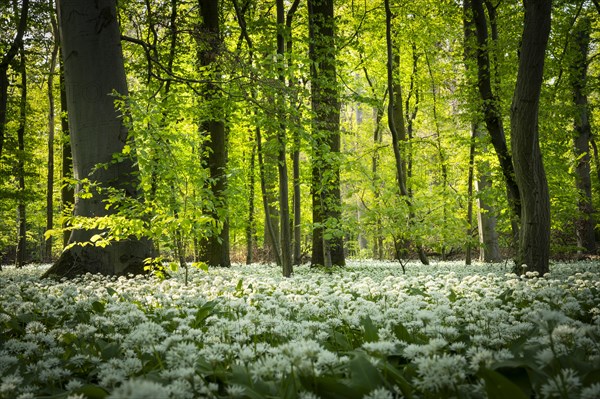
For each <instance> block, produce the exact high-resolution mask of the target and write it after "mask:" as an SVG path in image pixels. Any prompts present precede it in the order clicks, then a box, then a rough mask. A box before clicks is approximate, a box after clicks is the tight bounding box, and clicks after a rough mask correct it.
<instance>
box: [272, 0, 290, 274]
mask: <svg viewBox="0 0 600 399" xmlns="http://www.w3.org/2000/svg"><path fill="white" fill-rule="evenodd" d="M276 8H277V55H278V56H279V57H278V58H279V63H278V79H279V84H280V86H281V90H280V92H279V93H278V97H279V98H278V103H279V104H278V111H279V112H278V113H279V126H278V131H277V144H278V146H277V161H278V162H277V171H278V174H279V225H280V226H281V261H282V268H283V276H284V277H290V276H291V275H292V271H293V269H292V238H291V226H290V203H289V188H288V186H289V182H288V169H287V156H286V155H287V154H286V144H285V143H286V124H285V121H286V119H287V111H286V108H287V99H286V95H285V92H284V90H283V89H284V88H285V87H286V84H285V75H284V70H285V39H284V29H285V10H284V6H283V0H277V1H276Z"/></svg>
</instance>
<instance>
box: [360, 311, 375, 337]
mask: <svg viewBox="0 0 600 399" xmlns="http://www.w3.org/2000/svg"><path fill="white" fill-rule="evenodd" d="M360 323H361V324H362V326H363V328H364V330H365V342H375V341H379V329H378V328H377V327H375V325H374V324H373V320H371V317H369V316H368V315H367V316H366V317H363V318H362V319H361V321H360Z"/></svg>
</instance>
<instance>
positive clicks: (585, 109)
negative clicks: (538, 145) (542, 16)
mask: <svg viewBox="0 0 600 399" xmlns="http://www.w3.org/2000/svg"><path fill="white" fill-rule="evenodd" d="M591 28H592V26H591V21H590V19H589V17H587V16H582V17H580V18H579V19H578V21H577V23H576V24H575V26H574V28H573V34H572V35H571V41H572V42H571V43H570V47H571V54H570V55H571V57H570V62H571V64H570V66H569V75H570V86H571V89H572V91H573V103H574V105H575V118H574V137H573V144H574V151H575V162H576V166H575V182H576V187H577V190H578V191H579V195H578V208H579V212H580V216H579V220H577V221H576V223H575V226H576V234H577V245H578V246H579V247H580V248H582V249H583V250H584V251H585V252H587V253H594V252H595V251H596V238H595V234H594V227H595V226H594V225H595V223H594V207H593V205H592V181H591V177H590V139H591V137H592V129H591V125H590V120H589V105H588V97H587V81H588V76H587V75H588V53H589V47H590V35H591Z"/></svg>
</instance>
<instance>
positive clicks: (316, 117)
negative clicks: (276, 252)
mask: <svg viewBox="0 0 600 399" xmlns="http://www.w3.org/2000/svg"><path fill="white" fill-rule="evenodd" d="M333 3H334V2H333V0H309V1H308V28H309V40H310V50H309V56H310V60H311V66H310V75H311V105H312V111H313V123H312V129H313V131H312V141H313V143H312V147H313V154H312V186H311V193H312V204H313V225H314V226H313V239H312V257H311V263H312V264H313V265H325V266H328V265H338V266H343V265H344V264H345V263H346V261H345V255H344V241H343V236H342V234H341V231H340V228H341V227H340V222H341V207H342V203H341V191H340V170H339V168H340V166H339V153H340V99H339V92H338V87H337V77H336V48H335V35H334V27H335V17H334V7H333Z"/></svg>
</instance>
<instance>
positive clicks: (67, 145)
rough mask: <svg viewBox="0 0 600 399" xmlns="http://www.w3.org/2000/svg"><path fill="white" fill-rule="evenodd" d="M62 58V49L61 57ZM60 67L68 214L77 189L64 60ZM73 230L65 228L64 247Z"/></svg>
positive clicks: (63, 197) (63, 190)
mask: <svg viewBox="0 0 600 399" xmlns="http://www.w3.org/2000/svg"><path fill="white" fill-rule="evenodd" d="M60 58H61V59H62V51H61V57H60ZM59 64H60V66H59V69H60V72H59V73H60V79H59V80H60V110H61V113H60V129H61V131H62V139H61V142H62V171H61V178H62V187H61V189H60V198H61V208H62V212H63V214H66V212H67V210H69V212H72V210H71V207H72V206H73V204H74V203H75V190H74V189H73V186H72V185H71V183H70V179H72V178H73V158H72V156H71V139H70V137H69V117H68V109H67V108H68V106H67V90H66V86H65V70H64V65H63V62H62V60H60V61H59ZM62 227H63V228H66V227H67V225H66V222H63V225H62ZM70 237H71V232H70V231H69V230H65V231H64V232H63V240H62V241H63V248H64V247H66V246H67V245H68V244H69V238H70Z"/></svg>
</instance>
